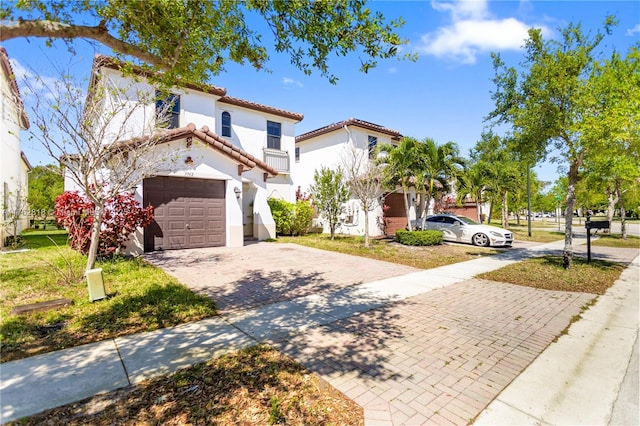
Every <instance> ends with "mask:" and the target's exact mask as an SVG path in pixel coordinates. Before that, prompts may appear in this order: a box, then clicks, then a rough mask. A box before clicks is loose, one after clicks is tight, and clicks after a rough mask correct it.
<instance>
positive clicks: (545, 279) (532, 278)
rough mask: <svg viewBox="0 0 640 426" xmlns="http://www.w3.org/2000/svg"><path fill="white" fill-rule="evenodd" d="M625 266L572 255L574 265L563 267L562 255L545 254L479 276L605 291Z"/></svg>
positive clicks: (548, 287)
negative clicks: (589, 261)
mask: <svg viewBox="0 0 640 426" xmlns="http://www.w3.org/2000/svg"><path fill="white" fill-rule="evenodd" d="M624 269H625V266H624V265H622V264H619V263H613V262H606V261H603V260H592V261H591V263H590V264H588V263H587V261H586V259H582V258H575V257H574V258H573V262H572V264H571V268H569V269H564V268H563V267H562V256H543V257H536V258H532V259H527V260H524V261H522V262H518V263H514V264H511V265H508V266H505V267H503V268H500V269H497V270H495V271H491V272H485V273H483V274H480V275H478V276H477V278H481V279H485V280H492V281H499V282H504V283H511V284H517V285H522V286H527V287H534V288H540V289H544V290H557V291H577V292H584V293H593V294H604V293H605V291H606V290H607V289H608V288H609V287H611V286H612V285H613V283H614V282H615V281H616V280H617V279H618V278H620V274H621V273H622V271H623V270H624Z"/></svg>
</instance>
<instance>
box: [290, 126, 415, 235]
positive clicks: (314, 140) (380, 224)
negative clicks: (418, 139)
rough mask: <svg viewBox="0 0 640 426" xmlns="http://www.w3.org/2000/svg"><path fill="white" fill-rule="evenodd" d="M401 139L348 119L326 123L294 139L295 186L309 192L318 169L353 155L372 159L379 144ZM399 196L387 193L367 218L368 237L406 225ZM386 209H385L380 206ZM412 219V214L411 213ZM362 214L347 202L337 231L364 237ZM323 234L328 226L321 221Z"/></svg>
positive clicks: (397, 134) (353, 203) (388, 131)
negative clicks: (354, 152)
mask: <svg viewBox="0 0 640 426" xmlns="http://www.w3.org/2000/svg"><path fill="white" fill-rule="evenodd" d="M401 138H402V135H401V134H400V132H398V131H396V130H392V129H388V128H386V127H384V126H381V125H378V124H374V123H370V122H368V121H364V120H359V119H355V118H350V119H348V120H344V121H340V122H338V123H333V124H329V125H328V126H324V127H321V128H319V129H316V130H312V131H310V132H307V133H304V134H302V135H299V136H297V137H296V151H295V162H296V164H295V176H296V179H295V185H296V188H297V187H300V190H301V191H303V192H309V187H310V186H311V185H312V184H313V178H314V173H315V171H316V170H319V169H320V168H321V167H323V166H324V167H326V168H331V169H335V168H337V167H338V166H344V165H345V162H346V163H347V164H348V162H349V161H350V160H349V158H350V157H352V156H353V153H352V150H355V151H356V154H355V155H357V156H358V155H360V156H362V157H363V158H365V157H366V158H371V156H372V155H373V153H374V151H375V147H376V145H378V144H381V143H384V144H390V145H397V144H398V143H399V142H400V140H401ZM402 197H403V195H402V194H401V193H397V192H392V193H388V194H386V195H385V196H384V197H383V200H381V203H380V206H379V208H377V209H376V210H375V211H374V212H373V213H372V214H371V215H370V219H369V235H371V236H379V235H383V234H384V233H386V234H390V235H392V234H394V233H395V231H396V230H397V229H402V228H404V227H406V226H407V217H406V214H405V209H404V200H403V198H402ZM383 206H385V207H383ZM410 213H412V214H413V216H414V217H415V211H414V210H413V206H412V210H411V212H410ZM364 214H365V213H364V212H363V211H362V209H361V208H360V205H359V201H358V200H357V199H355V198H352V199H350V200H349V201H348V202H347V204H346V205H345V208H344V213H343V216H342V218H341V223H340V226H339V228H338V232H340V233H344V234H352V235H362V234H364ZM318 225H321V226H322V227H323V228H324V232H329V230H328V225H327V223H325V222H324V221H322V219H320V223H319V224H318Z"/></svg>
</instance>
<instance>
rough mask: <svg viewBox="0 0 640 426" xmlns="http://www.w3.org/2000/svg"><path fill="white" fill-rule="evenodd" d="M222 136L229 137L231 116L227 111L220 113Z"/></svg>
mask: <svg viewBox="0 0 640 426" xmlns="http://www.w3.org/2000/svg"><path fill="white" fill-rule="evenodd" d="M222 136H224V137H227V138H230V137H231V114H229V113H228V112H227V111H225V112H223V113H222Z"/></svg>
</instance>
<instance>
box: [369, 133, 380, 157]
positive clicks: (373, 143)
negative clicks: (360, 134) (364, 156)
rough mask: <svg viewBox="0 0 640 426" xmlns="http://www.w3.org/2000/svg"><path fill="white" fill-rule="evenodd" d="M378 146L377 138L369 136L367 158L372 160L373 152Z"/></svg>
mask: <svg viewBox="0 0 640 426" xmlns="http://www.w3.org/2000/svg"><path fill="white" fill-rule="evenodd" d="M376 145H378V138H377V137H375V136H369V158H373V152H374V151H375V149H376Z"/></svg>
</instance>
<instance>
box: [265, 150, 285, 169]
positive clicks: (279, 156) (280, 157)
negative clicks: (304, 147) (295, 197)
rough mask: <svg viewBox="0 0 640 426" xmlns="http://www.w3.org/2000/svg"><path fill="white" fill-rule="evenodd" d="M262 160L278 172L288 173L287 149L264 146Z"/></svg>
mask: <svg viewBox="0 0 640 426" xmlns="http://www.w3.org/2000/svg"><path fill="white" fill-rule="evenodd" d="M264 162H265V163H267V164H268V165H270V166H271V167H273V168H274V169H276V170H277V171H278V172H280V173H289V153H288V152H287V151H280V150H279V149H272V148H264Z"/></svg>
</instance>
